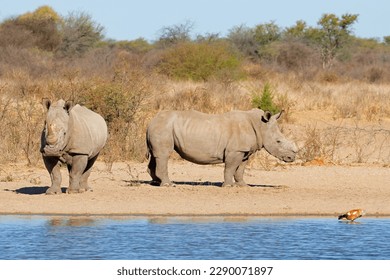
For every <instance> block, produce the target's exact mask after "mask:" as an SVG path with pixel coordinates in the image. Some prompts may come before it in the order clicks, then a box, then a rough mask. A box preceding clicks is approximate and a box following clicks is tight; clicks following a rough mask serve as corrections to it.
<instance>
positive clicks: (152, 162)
mask: <svg viewBox="0 0 390 280" xmlns="http://www.w3.org/2000/svg"><path fill="white" fill-rule="evenodd" d="M147 171H148V173H149V175H150V177H152V181H153V182H152V184H158V185H160V183H161V180H160V179H159V178H158V177H157V175H156V158H155V157H154V156H153V155H152V154H150V158H149V164H148V169H147Z"/></svg>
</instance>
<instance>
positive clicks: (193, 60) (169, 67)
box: [158, 42, 240, 81]
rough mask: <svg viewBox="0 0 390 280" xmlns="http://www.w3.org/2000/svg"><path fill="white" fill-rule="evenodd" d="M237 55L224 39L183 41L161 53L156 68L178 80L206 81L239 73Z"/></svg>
mask: <svg viewBox="0 0 390 280" xmlns="http://www.w3.org/2000/svg"><path fill="white" fill-rule="evenodd" d="M239 65H240V59H239V57H238V56H237V55H236V54H235V53H234V52H233V51H232V50H231V49H230V48H229V46H228V45H227V43H225V42H213V43H208V42H201V43H194V42H183V43H180V44H177V45H176V46H173V47H171V48H169V49H167V50H166V51H165V53H164V54H163V55H162V59H161V62H160V63H159V65H158V71H159V72H160V73H163V74H165V75H167V76H169V77H171V78H174V79H180V80H193V81H207V80H210V78H215V77H217V78H218V76H219V75H223V76H224V77H226V75H227V73H229V75H230V76H231V78H232V79H234V80H235V79H237V78H238V77H239Z"/></svg>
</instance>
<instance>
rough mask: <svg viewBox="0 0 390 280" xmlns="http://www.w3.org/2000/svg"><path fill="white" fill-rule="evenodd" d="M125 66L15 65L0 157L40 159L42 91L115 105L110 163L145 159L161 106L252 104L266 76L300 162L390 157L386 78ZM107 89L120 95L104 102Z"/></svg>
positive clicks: (5, 86)
mask: <svg viewBox="0 0 390 280" xmlns="http://www.w3.org/2000/svg"><path fill="white" fill-rule="evenodd" d="M122 67H123V68H119V69H117V71H118V72H117V74H116V75H117V76H116V79H114V80H112V79H104V78H101V77H99V78H96V77H88V79H87V78H85V77H84V76H83V74H82V73H79V72H78V71H69V72H66V73H65V74H64V73H62V74H61V75H58V76H54V77H53V78H51V79H48V78H44V79H42V80H39V79H31V78H30V77H29V76H28V75H27V74H26V73H25V72H23V71H16V72H14V73H10V74H9V76H8V77H7V79H6V80H3V81H2V83H1V84H0V129H1V131H2V136H1V141H0V162H1V163H5V162H12V161H20V160H23V161H25V162H26V163H27V164H34V165H36V164H41V160H40V154H39V141H40V133H41V129H42V126H43V119H44V111H43V108H41V107H42V106H41V99H42V98H43V97H50V98H52V99H57V98H63V99H73V100H76V101H79V102H81V103H83V104H85V105H87V106H88V107H90V108H91V107H92V108H93V109H95V110H97V111H99V112H100V113H102V114H106V117H107V115H108V114H109V113H110V114H112V112H116V113H117V115H116V117H117V118H116V119H115V121H110V123H109V129H110V140H109V142H108V144H107V147H106V148H105V150H104V153H103V154H102V157H101V159H103V160H104V161H105V162H106V163H107V166H108V167H109V168H110V166H111V165H112V163H113V162H114V161H121V160H138V161H143V160H144V159H145V158H144V155H145V152H146V148H145V139H144V138H145V130H146V126H147V124H148V122H149V121H150V119H151V118H152V117H153V116H154V115H155V114H156V113H157V112H158V111H160V110H169V109H176V110H190V109H195V110H200V111H203V112H206V113H221V112H226V111H230V110H234V109H239V110H247V109H250V108H251V97H252V95H253V93H254V92H261V90H262V88H263V86H264V84H265V83H266V82H268V83H270V84H271V85H272V86H273V88H274V93H275V102H277V103H278V105H279V106H280V107H282V108H285V110H286V112H287V114H286V115H285V119H284V121H283V123H282V129H283V131H284V132H285V133H286V134H287V135H288V136H289V137H290V138H293V139H294V140H295V141H296V142H297V143H298V146H299V147H300V152H299V160H298V162H302V163H305V162H312V161H315V160H319V159H320V160H321V162H325V163H333V164H351V163H379V164H383V165H387V166H388V165H389V164H390V98H389V96H390V85H389V84H370V83H364V82H356V81H355V82H342V83H321V82H318V81H317V82H308V81H302V80H300V79H299V77H295V76H294V75H278V74H274V75H272V76H270V75H268V76H267V79H266V80H265V79H264V80H262V79H256V80H255V79H248V80H245V81H240V82H218V81H209V82H176V81H175V82H174V81H171V80H168V79H166V78H164V77H162V76H158V75H151V74H150V73H148V72H145V71H143V70H140V69H138V70H137V69H132V70H131V71H130V70H128V69H129V68H127V66H122ZM121 70H122V71H121ZM113 89H115V90H118V92H111V91H110V90H113ZM109 92H111V93H112V94H113V96H115V98H116V97H117V95H118V94H121V95H122V96H121V97H122V98H123V99H118V100H117V101H118V102H119V103H118V102H116V103H115V102H113V103H112V104H111V103H108V104H107V103H105V102H106V101H107V100H106V99H105V97H107V96H108V93H109ZM99 98H100V99H99ZM110 100H111V99H110ZM121 102H122V103H123V102H128V104H127V107H125V108H123V107H121V106H122V105H123V104H122V103H121ZM121 104H122V105H121ZM126 110H127V111H126ZM107 112H108V113H107ZM275 164H279V163H277V161H276V160H274V159H273V158H272V157H271V158H270V157H268V156H267V155H264V154H262V153H259V154H258V155H256V156H255V157H254V159H253V160H252V162H251V166H258V167H261V168H266V169H267V168H271V167H272V166H275Z"/></svg>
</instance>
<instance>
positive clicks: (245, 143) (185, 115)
mask: <svg viewBox="0 0 390 280" xmlns="http://www.w3.org/2000/svg"><path fill="white" fill-rule="evenodd" d="M280 115H281V113H279V114H276V115H274V116H271V114H270V113H269V112H264V111H262V110H259V109H253V110H250V111H232V112H228V113H224V114H219V115H210V114H204V113H201V112H197V111H164V112H160V113H158V114H157V115H156V116H155V118H154V119H153V120H152V121H151V122H150V124H149V126H148V129H147V132H146V142H147V147H148V151H149V165H148V172H149V174H150V176H151V177H152V179H153V181H155V182H156V183H158V184H160V185H167V186H169V185H172V183H171V181H170V180H169V178H168V158H169V155H170V153H171V152H172V151H173V150H175V151H176V152H177V153H178V154H179V155H180V156H181V157H182V158H183V159H186V160H188V161H191V162H194V163H197V164H215V163H225V170H224V184H223V186H232V185H233V184H234V182H235V184H236V185H239V186H246V183H245V182H244V179H243V176H244V169H245V165H246V163H247V160H248V158H249V156H250V155H252V154H253V153H254V152H256V151H257V150H260V149H261V148H265V149H266V150H267V151H268V152H269V153H270V154H271V155H273V156H275V157H277V158H279V159H281V160H283V161H285V162H292V161H294V160H295V155H296V153H297V147H296V146H295V144H294V143H293V142H291V141H289V140H287V139H286V138H285V137H284V136H283V134H282V133H281V132H280V130H279V127H278V124H277V119H278V118H279V117H280ZM233 178H234V181H233Z"/></svg>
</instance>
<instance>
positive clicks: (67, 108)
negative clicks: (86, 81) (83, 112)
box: [64, 100, 74, 113]
mask: <svg viewBox="0 0 390 280" xmlns="http://www.w3.org/2000/svg"><path fill="white" fill-rule="evenodd" d="M73 106H74V105H73V101H71V100H68V101H66V102H65V106H64V109H65V111H67V112H68V113H69V111H70V110H71V109H72V108H73Z"/></svg>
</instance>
